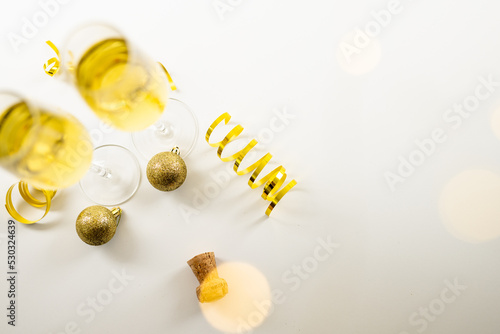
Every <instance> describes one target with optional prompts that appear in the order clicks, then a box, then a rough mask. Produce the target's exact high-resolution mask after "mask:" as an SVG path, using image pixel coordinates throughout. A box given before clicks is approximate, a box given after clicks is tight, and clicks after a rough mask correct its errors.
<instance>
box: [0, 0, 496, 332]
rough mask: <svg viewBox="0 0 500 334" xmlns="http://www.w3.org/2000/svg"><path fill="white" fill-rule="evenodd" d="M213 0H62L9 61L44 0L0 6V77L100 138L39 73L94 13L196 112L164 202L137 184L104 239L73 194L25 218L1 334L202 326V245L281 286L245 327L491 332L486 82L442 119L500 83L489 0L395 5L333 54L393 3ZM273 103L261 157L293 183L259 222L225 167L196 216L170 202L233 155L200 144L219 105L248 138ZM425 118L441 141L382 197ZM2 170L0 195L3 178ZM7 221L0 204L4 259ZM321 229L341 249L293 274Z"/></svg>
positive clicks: (74, 99) (246, 192) (196, 187)
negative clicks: (9, 315) (278, 295)
mask: <svg viewBox="0 0 500 334" xmlns="http://www.w3.org/2000/svg"><path fill="white" fill-rule="evenodd" d="M221 1H224V2H225V3H228V2H229V3H232V4H233V5H234V9H233V10H232V11H228V12H226V13H225V15H224V20H222V19H221V18H220V17H219V15H218V13H217V11H216V10H215V9H214V7H213V2H212V0H209V1H200V0H197V1H171V0H168V1H152V0H151V1H149V0H143V1H134V2H131V1H130V2H125V1H123V2H118V1H102V0H100V1H96V0H87V1H76V0H73V1H69V2H68V3H67V4H64V5H61V6H60V9H59V12H58V13H57V14H56V15H55V16H54V17H52V18H50V20H49V22H48V23H47V25H46V26H45V27H43V28H40V29H39V32H38V33H37V34H36V36H34V37H33V38H31V39H30V40H29V41H28V43H27V44H26V45H22V46H21V47H20V51H19V52H18V53H15V52H14V50H13V48H12V46H11V45H10V44H9V42H8V40H7V38H6V34H7V33H9V32H14V33H17V34H20V33H21V31H20V30H21V26H22V24H23V21H22V20H23V17H27V18H30V20H31V18H32V16H33V15H35V14H36V13H37V12H38V11H40V10H41V9H40V8H41V7H40V5H39V4H38V2H37V1H34V0H29V1H22V2H21V1H17V2H16V1H4V2H2V4H1V5H0V22H1V24H0V26H1V31H2V37H1V39H0V43H1V53H0V73H1V76H0V87H2V88H8V89H10V90H15V91H18V92H20V93H23V94H25V95H27V96H29V97H30V98H33V99H36V100H39V101H42V102H46V103H49V104H51V105H53V106H56V107H61V108H62V109H64V110H67V111H69V112H71V113H73V114H75V115H76V116H77V117H78V118H79V119H80V120H81V121H82V122H83V123H84V124H85V125H86V126H87V127H88V129H89V130H95V132H97V131H99V122H98V120H97V119H96V117H95V116H94V115H93V113H92V112H91V111H90V110H89V109H88V108H87V107H86V105H85V104H84V103H83V101H82V100H81V99H80V97H79V96H78V95H77V92H76V90H75V89H74V88H73V87H69V86H67V85H66V84H64V83H63V82H60V81H57V80H54V79H51V78H49V77H48V76H46V75H45V74H44V73H43V70H42V68H41V65H42V64H43V62H44V61H45V60H46V59H48V58H49V57H51V56H52V53H51V51H50V49H49V48H48V47H47V46H45V45H44V41H45V40H47V39H50V40H52V41H53V42H54V43H55V44H56V45H61V43H62V41H63V40H64V37H65V36H66V35H67V33H68V31H69V30H71V29H73V28H74V27H76V26H77V25H79V24H83V23H86V22H89V21H105V22H109V23H111V24H114V25H116V26H117V27H118V28H119V29H121V30H122V31H124V32H125V33H126V35H127V36H129V37H130V38H131V39H133V40H134V41H136V42H137V43H138V44H139V45H140V46H141V47H142V49H144V50H145V51H146V52H148V53H149V54H150V55H151V56H152V57H154V58H155V59H158V60H160V61H162V62H163V63H164V64H165V66H166V67H167V68H168V69H169V71H170V72H171V74H172V76H173V78H174V80H175V81H176V83H177V85H178V87H179V88H180V90H179V93H176V94H175V95H174V94H172V96H175V97H177V98H179V99H181V100H183V101H184V102H186V103H187V104H189V105H190V106H191V107H192V108H193V110H194V112H195V113H196V114H197V116H198V118H199V122H200V128H201V133H200V138H199V141H198V144H197V146H196V147H195V149H194V151H193V152H192V153H191V155H190V156H189V157H188V158H187V159H186V162H187V164H188V168H189V176H188V179H187V181H186V183H185V184H184V185H183V187H182V188H180V189H179V190H177V191H176V192H173V193H168V194H163V193H159V192H157V191H155V190H154V189H153V188H152V187H151V186H150V185H149V184H148V183H147V181H145V178H143V180H142V184H141V187H140V189H139V191H138V193H137V194H136V196H135V197H134V198H133V199H132V200H131V201H129V202H127V203H125V204H123V205H122V206H121V207H122V208H123V210H124V212H125V215H124V218H123V219H122V222H121V224H120V226H119V229H118V232H117V234H116V235H115V237H114V239H113V240H112V241H111V242H110V243H109V244H107V245H105V246H102V247H90V246H87V245H86V244H84V243H82V242H81V241H80V240H79V238H78V236H77V234H76V232H75V227H74V221H75V218H76V216H77V215H78V213H79V212H80V211H81V210H82V209H83V208H85V207H86V206H89V205H91V204H92V203H91V202H89V201H88V200H87V199H86V197H85V196H84V195H83V194H82V193H81V191H80V189H79V187H78V186H74V187H72V188H70V189H66V190H64V191H62V192H61V193H60V194H59V195H58V196H57V197H56V198H55V201H54V209H53V210H52V211H51V212H50V214H49V216H48V217H47V218H46V219H44V220H43V222H42V223H40V224H37V225H34V226H25V225H22V226H21V225H20V224H18V226H17V228H18V245H19V246H18V249H19V253H18V270H19V282H18V293H19V295H18V299H17V303H18V319H17V326H16V328H15V329H13V328H11V326H8V325H7V324H6V322H7V321H6V317H5V315H3V313H5V312H6V311H5V306H6V303H7V284H6V283H7V282H6V281H5V280H1V283H0V296H2V297H0V305H2V309H3V310H4V311H3V312H2V314H1V318H0V319H3V320H2V321H1V324H0V328H1V332H2V333H43V334H48V333H53V334H55V333H71V332H75V333H78V332H80V333H93V334H99V333H218V331H217V330H216V329H214V328H213V327H212V326H211V325H210V324H209V323H208V321H207V320H206V319H205V318H204V316H203V313H202V311H201V310H200V307H199V304H198V303H197V300H196V296H195V288H196V286H197V282H196V279H195V277H194V275H193V274H192V273H191V271H190V269H189V267H188V266H187V265H186V261H187V260H188V259H190V258H191V257H192V256H194V255H196V254H198V253H201V252H204V251H214V252H215V254H216V256H217V260H218V263H219V265H222V264H224V263H231V262H240V263H244V264H248V265H251V266H253V267H254V268H256V269H257V270H258V271H259V272H260V273H262V275H263V276H264V277H265V278H266V279H267V281H268V284H269V287H270V288H271V289H273V290H276V289H279V290H282V291H283V293H284V299H285V300H284V302H282V303H280V305H275V308H274V311H273V312H272V313H271V314H270V315H269V317H267V319H266V320H265V321H264V322H263V323H262V325H261V326H260V327H258V328H257V329H255V330H254V331H255V333H360V334H361V333H363V334H365V333H366V334H368V333H370V334H371V333H395V334H403V333H411V334H414V333H419V332H425V333H429V334H431V333H440V334H441V333H455V334H459V333H463V334H466V333H481V334H489V333H491V334H493V333H498V330H499V328H500V320H499V318H498V309H499V307H500V305H499V304H500V287H499V284H498V282H499V281H500V270H499V269H498V254H499V251H500V240H499V239H498V238H497V237H498V236H499V234H500V233H498V230H499V228H498V226H499V224H500V212H499V210H498V209H497V208H498V207H500V205H499V201H498V200H499V199H500V197H499V194H500V182H499V181H498V177H499V176H498V175H500V154H498V153H499V152H500V137H499V136H498V133H499V130H500V123H499V122H498V119H499V116H498V113H499V111H500V87H497V88H496V91H495V92H494V93H493V94H491V96H490V97H489V98H487V99H486V100H485V101H481V103H480V106H479V107H478V108H477V110H476V111H475V112H474V113H472V114H471V116H470V117H469V118H467V119H464V120H463V123H462V124H461V125H460V126H459V127H458V128H457V129H454V128H453V127H452V125H453V124H455V123H451V122H448V123H447V122H446V121H445V120H444V119H443V115H444V114H445V113H446V112H447V109H449V108H452V107H453V105H454V104H456V103H462V102H463V101H464V99H465V98H467V97H468V96H470V95H471V94H473V93H474V90H475V88H476V86H477V85H479V83H480V82H479V80H478V77H480V76H483V77H485V78H487V77H488V76H489V75H492V76H493V78H494V79H495V80H498V81H500V69H499V68H500V62H499V59H500V39H499V38H498V35H499V34H498V33H499V32H500V20H498V11H499V9H500V8H499V4H498V2H495V1H492V0H479V1H464V0H461V1H451V0H436V1H429V0H427V1H409V0H401V5H402V9H401V10H400V12H399V13H398V14H397V15H394V16H393V18H392V20H391V22H390V23H389V24H387V26H385V27H383V28H382V30H381V32H380V34H379V35H378V36H377V38H376V41H372V44H371V45H370V46H367V47H366V48H365V49H361V50H360V53H359V55H358V56H357V58H355V59H354V60H353V63H351V64H347V62H346V60H345V58H342V54H341V53H339V49H338V47H339V44H340V43H341V41H342V38H343V36H348V35H349V34H350V33H351V32H352V31H353V30H354V29H355V28H356V27H361V28H364V27H365V25H366V24H369V23H370V22H371V21H373V17H372V16H370V12H371V11H373V10H375V11H379V10H381V9H383V8H387V5H388V4H389V3H390V1H367V0H357V1H326V0H323V1H319V0H316V1H309V2H305V1H295V0H293V1H291V0H281V1H265V0H257V1H236V0H233V1H229V0H221ZM353 73H358V74H353ZM360 73H361V74H360ZM275 108H278V109H279V110H282V109H283V108H286V109H287V110H288V112H290V113H292V114H294V115H295V118H294V119H291V120H290V121H289V125H288V126H286V127H285V128H284V129H283V130H282V131H280V132H277V133H275V134H274V138H273V140H272V141H271V142H270V143H269V144H267V145H265V149H266V151H270V152H271V153H273V155H274V158H273V160H274V159H275V161H277V162H278V163H280V164H283V165H284V166H285V167H286V168H287V171H288V173H289V177H290V178H296V179H297V180H298V185H297V187H296V188H295V189H293V190H292V191H291V192H290V193H289V194H288V195H287V196H286V197H285V198H284V199H283V201H282V203H280V204H279V205H278V207H277V208H276V210H275V212H274V213H273V216H272V217H271V218H269V219H266V218H265V216H264V211H265V208H266V202H265V201H264V200H263V199H261V198H260V194H261V192H262V189H261V188H259V189H258V190H251V189H250V188H249V187H248V186H247V184H246V183H247V181H248V177H247V176H245V177H244V176H236V175H235V174H234V173H232V174H230V175H231V179H230V182H228V183H227V184H224V185H223V186H222V187H218V188H215V189H216V196H213V198H211V199H210V200H209V201H208V202H209V203H208V204H207V205H206V206H205V207H203V208H200V209H199V214H193V215H191V216H190V219H185V218H183V216H182V214H181V211H180V209H179V208H180V207H182V206H184V208H186V207H193V200H194V196H195V195H196V193H197V192H199V191H201V192H203V191H206V190H205V188H206V187H211V186H212V187H213V184H214V179H213V177H212V176H211V175H213V173H217V172H220V171H225V170H226V169H227V168H228V165H229V164H230V163H223V162H221V161H220V160H219V159H218V158H217V156H216V149H214V148H211V147H209V146H208V145H207V144H206V142H205V141H204V139H203V137H204V132H205V131H206V129H207V128H208V125H209V124H210V123H211V122H212V121H213V120H214V119H215V118H216V117H217V116H219V115H220V114H221V113H222V112H225V111H227V112H229V113H230V114H231V115H232V116H233V120H234V121H235V124H242V125H243V126H244V127H245V128H246V129H245V133H246V134H247V135H248V137H247V138H250V137H252V136H258V134H259V132H260V131H261V129H263V128H264V127H269V126H270V123H271V122H272V119H273V117H274V114H273V110H274V109H275ZM436 128H440V129H442V131H443V133H444V135H445V136H446V138H447V140H446V141H444V143H441V144H438V145H437V149H436V150H435V152H434V153H433V154H432V155H431V156H430V157H428V158H426V160H425V162H424V163H423V164H422V165H421V166H419V167H417V168H416V169H415V171H414V172H413V173H412V175H411V176H409V177H408V178H406V181H405V182H404V183H399V184H397V185H396V189H395V191H394V192H392V191H391V190H390V188H389V186H388V184H387V183H386V181H385V178H384V173H386V172H387V171H392V172H396V169H397V167H398V163H399V160H398V157H399V156H403V157H405V158H408V157H409V155H410V154H412V152H413V151H414V150H416V149H417V146H416V145H415V143H414V141H415V140H423V139H424V138H430V136H431V133H432V131H433V130H434V129H436ZM225 129H229V128H225ZM106 132H108V131H106ZM101 133H102V131H101ZM97 138H98V137H97ZM105 143H117V144H121V145H124V146H126V147H128V148H130V149H131V150H134V148H133V145H132V143H131V139H130V135H129V134H126V133H120V132H118V131H114V132H111V133H105V134H104V137H103V139H102V140H100V141H99V142H96V144H105ZM266 151H262V152H266ZM416 154H418V153H416ZM141 164H142V168H143V175H144V168H145V165H146V161H141ZM477 170H484V171H483V172H481V171H479V172H478V171H477ZM471 171H472V172H471ZM211 173H212V174H211ZM461 173H465V176H463V175H464V174H461ZM0 175H1V176H0V177H1V179H0V180H1V181H0V190H1V192H2V193H4V192H5V191H7V188H8V187H9V186H10V185H11V184H13V183H14V182H16V181H17V180H16V179H15V178H14V177H12V176H10V175H7V174H5V173H4V172H0ZM457 175H462V176H459V177H458V179H455V178H456V177H457ZM452 180H455V181H452ZM450 182H451V183H450ZM221 188H222V189H221ZM212 190H213V189H212ZM443 194H444V195H443ZM450 194H451V195H450ZM30 212H31V211H30ZM31 213H33V212H31ZM35 214H36V212H35ZM457 217H458V218H457ZM450 219H451V222H456V221H457V220H458V224H459V225H457V226H455V225H452V223H450ZM7 220H8V216H7V213H6V211H5V210H1V211H0V237H2V238H3V239H1V244H0V263H2V265H1V266H0V267H1V268H5V263H6V260H7V259H6V257H7V255H6V240H5V233H6V231H7V227H6V225H7ZM453 226H455V227H453ZM328 236H331V239H332V240H334V241H335V242H337V243H338V244H340V246H339V247H338V248H337V249H336V250H335V251H334V252H333V254H332V255H331V256H330V257H328V258H327V259H326V260H325V261H323V262H320V263H319V264H318V266H317V268H314V270H311V271H312V272H311V273H310V274H307V275H308V278H305V279H297V276H294V274H292V273H291V272H290V270H292V269H293V266H294V265H301V264H303V263H305V264H306V265H312V264H314V263H313V262H311V261H312V260H311V258H310V257H311V256H313V255H314V252H315V250H316V248H317V247H318V245H319V243H318V241H317V239H318V238H323V239H326V238H327V237H328ZM325 254H326V253H325ZM325 254H323V253H321V255H325ZM2 270H5V271H6V269H2ZM114 270H115V271H121V270H125V272H126V273H128V274H129V275H131V276H133V277H134V279H133V280H132V281H131V282H130V283H128V285H127V286H126V287H125V288H124V289H123V291H121V292H119V293H117V294H115V295H113V300H112V301H111V302H110V303H109V304H108V305H106V306H105V307H104V309H103V310H102V311H101V312H96V314H95V318H94V319H93V320H92V321H89V322H87V320H89V317H88V314H85V313H84V315H83V316H82V314H81V312H80V313H79V312H78V308H79V307H80V305H81V303H86V301H87V298H89V297H90V298H92V297H96V296H98V295H99V293H101V297H102V296H104V295H105V292H102V291H103V289H108V283H109V282H110V280H112V278H113V271H114ZM221 276H222V275H221ZM292 276H293V277H292ZM303 277H305V276H303ZM455 280H456V281H457V282H458V283H459V284H461V285H464V286H466V287H467V288H466V289H465V291H461V292H457V293H456V294H457V295H458V294H459V295H458V296H456V295H454V294H453V293H452V292H451V291H448V290H446V289H447V283H445V281H448V282H450V283H453V282H454V281H455ZM299 284H300V286H299ZM294 288H296V289H295V290H294ZM442 292H444V294H443V293H442ZM445 301H447V303H445ZM448 302H449V303H448ZM443 305H444V307H445V308H444V310H443V309H440V307H441V306H443ZM429 307H431V308H433V310H434V312H435V314H436V313H437V315H434V314H432V311H430V312H431V313H430V315H429V316H427V319H426V318H425V316H423V315H421V314H420V313H419V312H425V309H424V308H429ZM80 311H82V310H80ZM72 322H74V323H75V324H76V325H74V326H76V327H77V330H72V329H71V326H73V325H71V323H72ZM67 324H70V325H69V327H68V328H69V330H66V329H65V327H66V326H68V325H67Z"/></svg>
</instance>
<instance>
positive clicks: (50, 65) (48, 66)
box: [43, 41, 61, 77]
mask: <svg viewBox="0 0 500 334" xmlns="http://www.w3.org/2000/svg"><path fill="white" fill-rule="evenodd" d="M45 43H47V44H48V45H49V46H50V48H51V49H52V50H54V52H55V53H56V55H57V57H52V58H50V59H49V60H47V61H46V62H45V64H43V70H44V71H45V73H47V74H48V75H50V76H51V77H53V76H54V74H56V73H57V71H59V67H60V66H61V60H60V59H61V55H60V54H59V49H57V47H56V46H55V45H54V43H52V42H51V41H46V42H45Z"/></svg>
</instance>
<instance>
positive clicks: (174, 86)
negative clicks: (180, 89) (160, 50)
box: [158, 62, 177, 90]
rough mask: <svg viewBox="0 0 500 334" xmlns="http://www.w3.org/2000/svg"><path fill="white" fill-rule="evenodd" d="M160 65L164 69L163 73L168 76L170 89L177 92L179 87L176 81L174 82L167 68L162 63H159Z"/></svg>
mask: <svg viewBox="0 0 500 334" xmlns="http://www.w3.org/2000/svg"><path fill="white" fill-rule="evenodd" d="M158 64H160V66H161V68H163V71H165V74H166V75H167V79H168V82H169V83H170V89H171V90H177V86H176V85H175V83H174V80H172V77H171V76H170V73H168V71H167V69H166V68H165V66H163V64H162V63H160V62H158Z"/></svg>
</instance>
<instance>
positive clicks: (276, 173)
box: [205, 113, 297, 216]
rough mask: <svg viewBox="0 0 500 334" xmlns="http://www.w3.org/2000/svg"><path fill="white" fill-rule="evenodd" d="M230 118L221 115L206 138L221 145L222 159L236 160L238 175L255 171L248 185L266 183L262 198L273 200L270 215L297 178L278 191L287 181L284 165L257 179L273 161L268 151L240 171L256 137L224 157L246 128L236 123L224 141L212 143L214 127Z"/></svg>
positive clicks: (212, 144) (256, 185)
mask: <svg viewBox="0 0 500 334" xmlns="http://www.w3.org/2000/svg"><path fill="white" fill-rule="evenodd" d="M230 119H231V115H229V114H228V113H224V114H222V115H220V116H219V117H218V118H217V119H216V120H215V121H214V122H213V123H212V124H211V125H210V127H209V128H208V130H207V134H206V135H205V140H206V141H207V143H208V144H209V145H210V146H212V147H217V146H218V147H219V148H218V150H217V155H218V157H219V158H220V159H221V160H222V161H224V162H228V161H232V160H234V161H235V162H234V167H233V169H234V171H235V172H236V174H237V175H245V174H248V173H250V172H252V171H253V174H252V176H250V180H249V181H248V185H249V186H250V188H252V189H255V188H258V187H260V186H261V185H263V184H265V185H264V191H263V193H262V198H263V199H265V200H267V201H270V202H271V204H269V206H268V208H267V210H266V215H267V216H269V215H270V214H271V212H272V211H273V209H274V208H275V207H276V205H277V204H278V202H279V201H280V200H281V199H282V198H283V196H285V195H286V194H287V193H288V192H289V191H290V189H292V188H293V187H294V186H295V185H296V184H297V181H295V180H292V181H290V183H288V184H287V185H286V186H285V187H284V188H283V189H281V190H280V191H279V192H278V190H279V189H280V187H281V186H282V185H283V184H284V183H285V180H286V177H287V174H286V170H285V168H284V167H283V166H279V167H277V168H275V169H274V170H273V171H272V172H270V173H269V174H267V175H266V176H264V177H262V178H261V179H260V180H258V181H256V180H257V178H258V177H259V175H260V173H261V172H262V170H263V169H264V167H266V165H267V164H268V163H269V161H271V158H272V157H273V156H272V155H271V154H270V153H266V154H265V155H264V156H263V157H262V158H260V159H259V160H258V161H256V162H255V163H253V164H252V165H250V166H249V167H247V168H245V169H243V170H240V171H238V168H239V167H240V165H241V162H242V161H243V158H245V156H246V155H247V154H248V152H250V151H251V150H252V149H253V148H254V147H255V145H257V143H258V142H257V140H255V139H252V140H251V141H250V143H248V144H247V146H245V147H244V148H243V149H242V150H241V151H239V152H236V153H235V154H233V155H231V156H229V157H225V158H223V157H222V152H223V151H224V148H225V147H226V146H227V145H228V144H229V143H230V142H231V141H233V140H234V139H236V138H237V137H238V136H239V135H240V134H241V132H243V129H244V128H243V127H242V126H241V125H236V126H235V127H234V128H233V129H232V130H231V131H229V133H228V134H227V135H226V137H224V139H223V140H222V141H220V142H217V143H210V136H211V135H212V132H213V131H214V129H215V128H216V127H217V126H218V125H219V124H220V123H221V122H222V121H224V123H225V124H227V123H228V122H229V120H230Z"/></svg>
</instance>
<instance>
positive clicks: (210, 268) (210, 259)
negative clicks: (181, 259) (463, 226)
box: [187, 252, 217, 284]
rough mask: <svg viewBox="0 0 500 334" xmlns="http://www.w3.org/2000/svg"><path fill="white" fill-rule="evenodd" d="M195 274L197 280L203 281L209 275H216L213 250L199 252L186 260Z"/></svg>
mask: <svg viewBox="0 0 500 334" xmlns="http://www.w3.org/2000/svg"><path fill="white" fill-rule="evenodd" d="M187 264H188V265H189V266H190V267H191V270H192V271H193V273H194V274H195V276H196V278H197V279H198V282H200V284H201V283H203V282H204V281H205V279H206V278H207V277H208V276H209V275H210V276H213V275H214V274H215V275H217V274H216V273H217V267H216V264H215V254H214V252H207V253H201V254H199V255H196V256H195V257H193V258H192V259H191V260H189V261H188V262H187Z"/></svg>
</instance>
